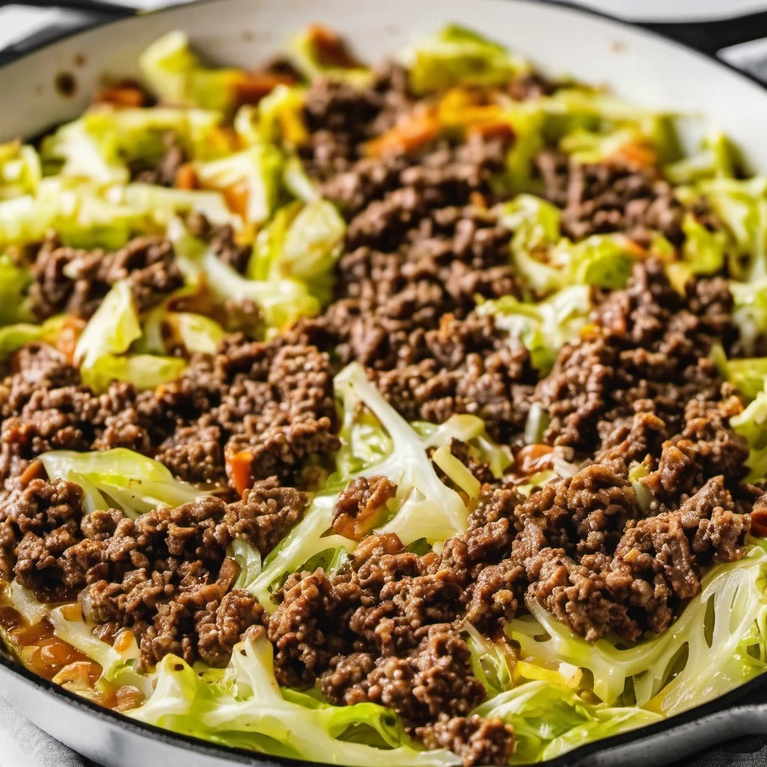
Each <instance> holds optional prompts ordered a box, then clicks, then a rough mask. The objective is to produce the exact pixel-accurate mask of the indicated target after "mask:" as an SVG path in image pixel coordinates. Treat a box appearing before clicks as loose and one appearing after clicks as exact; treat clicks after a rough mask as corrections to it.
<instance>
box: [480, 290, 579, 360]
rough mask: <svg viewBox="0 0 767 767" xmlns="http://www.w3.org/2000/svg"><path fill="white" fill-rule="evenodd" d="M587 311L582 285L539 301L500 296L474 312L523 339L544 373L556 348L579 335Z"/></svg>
mask: <svg viewBox="0 0 767 767" xmlns="http://www.w3.org/2000/svg"><path fill="white" fill-rule="evenodd" d="M590 311H591V300H590V297H589V289H588V287H586V286H585V285H573V286H572V287H570V288H564V289H563V290H560V291H559V292H558V293H554V294H553V295H552V296H550V297H549V298H547V299H546V300H545V301H541V302H539V303H526V302H523V301H518V300H517V299H516V298H514V297H513V296H503V297H502V298H498V299H495V300H493V301H485V302H484V303H481V304H480V305H479V306H478V307H477V314H479V315H480V316H492V317H494V318H495V324H496V327H498V328H500V329H501V330H505V331H507V332H508V333H509V334H510V335H512V336H514V337H517V338H519V339H520V340H521V341H522V343H523V344H524V345H525V346H526V347H527V349H528V351H529V352H530V356H531V360H532V363H533V365H534V366H535V367H536V368H537V369H538V370H539V371H541V373H543V374H545V373H547V372H548V371H549V370H550V369H551V366H552V365H553V364H554V360H555V359H556V356H557V354H558V352H559V350H560V349H561V348H562V347H563V346H564V345H565V344H566V343H568V342H569V341H573V340H575V339H576V338H577V337H578V333H579V332H580V330H581V328H583V326H584V325H585V324H586V322H587V321H588V316H589V312H590Z"/></svg>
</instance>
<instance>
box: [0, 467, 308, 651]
mask: <svg viewBox="0 0 767 767" xmlns="http://www.w3.org/2000/svg"><path fill="white" fill-rule="evenodd" d="M307 504H308V498H307V497H306V495H305V494H303V493H301V492H299V491H298V490H293V489H290V488H281V487H279V485H278V484H277V482H276V480H275V479H274V478H272V479H270V480H267V481H264V482H260V483H258V484H256V485H255V486H254V487H253V488H251V489H250V490H249V491H248V492H247V493H246V495H245V498H244V499H243V500H241V501H237V502H234V503H231V504H226V503H225V502H224V501H222V500H221V499H219V498H215V497H202V498H200V499H199V500H197V501H194V502H192V503H188V504H186V505H184V506H180V507H179V508H176V509H169V508H164V507H161V508H158V509H156V510H154V511H150V512H148V513H147V514H144V515H143V516H141V517H139V518H138V519H137V520H135V521H133V520H131V519H129V518H128V517H125V516H124V515H123V514H122V512H119V511H115V510H111V511H94V512H92V513H91V514H89V515H87V516H84V515H83V511H82V506H83V491H82V489H81V488H80V487H79V486H78V485H75V484H73V483H71V482H65V481H64V480H54V481H51V482H47V481H45V480H43V479H34V480H32V481H31V482H30V483H29V484H28V485H27V486H26V487H24V488H19V489H17V490H16V491H14V492H13V493H11V494H10V495H9V497H7V498H6V499H5V500H4V501H3V503H2V505H1V506H0V545H1V546H2V548H0V553H1V556H0V565H1V566H2V567H3V574H4V575H5V577H10V576H11V574H13V575H15V577H16V579H17V580H18V582H19V583H21V584H22V585H24V586H27V587H28V588H30V589H32V591H34V592H35V594H36V595H37V596H38V598H40V599H42V600H43V601H46V602H58V601H64V600H65V599H71V598H72V597H73V596H78V592H79V599H80V602H81V604H82V607H83V610H84V611H85V613H86V615H87V616H88V617H89V618H90V619H91V620H93V621H95V622H97V623H99V624H107V625H111V624H115V625H117V626H118V627H119V626H128V627H130V628H131V629H132V630H133V631H134V633H135V634H136V636H137V639H138V641H139V647H140V649H141V653H142V658H143V661H144V662H145V663H147V664H151V663H156V662H158V661H159V660H161V659H162V658H163V657H164V656H165V655H166V654H168V653H175V654H177V655H180V656H182V657H184V658H185V659H186V660H188V661H189V662H192V661H193V660H194V659H196V658H200V659H202V660H204V661H205V662H207V663H210V664H212V665H225V664H226V662H227V661H228V659H229V656H230V655H231V652H232V648H233V646H234V645H235V644H236V643H237V642H238V641H240V639H241V638H242V636H243V635H244V634H245V632H246V631H248V630H249V629H251V627H253V626H262V625H264V624H265V622H266V618H265V616H264V611H263V607H262V606H261V605H259V604H258V603H257V602H256V600H255V599H254V597H253V596H252V595H251V594H250V593H249V592H246V591H242V590H239V589H233V588H232V587H233V585H234V582H235V580H236V578H237V574H238V571H239V568H238V566H237V564H236V563H235V562H234V561H233V560H231V559H228V558H227V554H226V552H227V547H228V546H229V544H230V543H231V542H232V541H233V540H235V539H241V540H243V541H245V542H247V543H249V544H250V545H252V546H254V547H255V548H257V549H258V550H259V551H260V552H261V553H262V554H264V555H265V554H267V553H268V552H269V550H270V549H271V548H272V547H273V546H274V545H275V543H276V542H277V541H279V540H280V539H281V538H282V537H284V535H285V534H286V533H287V532H288V530H289V529H290V527H292V525H293V524H295V522H297V521H298V519H300V517H301V514H302V513H303V511H304V509H305V508H306V506H307ZM11 566H12V573H11V572H6V570H8V568H10V567H11Z"/></svg>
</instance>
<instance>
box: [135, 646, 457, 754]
mask: <svg viewBox="0 0 767 767" xmlns="http://www.w3.org/2000/svg"><path fill="white" fill-rule="evenodd" d="M130 716H132V717H133V718H134V719H137V720H139V721H142V722H147V723H149V724H154V725H159V726H161V727H166V728H170V729H172V730H173V731H175V732H180V733H183V734H186V735H193V736H195V737H198V738H200V737H201V738H205V739H206V740H210V741H213V742H215V743H221V744H225V745H228V746H234V747H239V748H248V749H250V750H254V751H259V752H267V753H270V754H274V755H277V756H282V757H288V758H299V759H309V760H311V761H320V762H327V763H333V764H348V765H359V767H375V766H376V765H380V767H389V765H392V764H397V765H403V766H404V765H412V766H413V767H452V765H458V764H460V759H458V757H456V756H455V755H454V754H451V753H449V752H448V751H446V750H444V749H438V750H435V751H428V752H425V751H421V750H419V749H417V748H416V746H415V745H414V744H413V743H412V742H411V741H410V740H409V739H408V737H407V736H406V735H405V732H404V728H403V727H402V725H401V723H400V722H399V720H398V719H397V717H396V715H394V714H393V713H392V712H391V711H389V710H388V709H385V708H383V707H382V706H378V705H375V704H373V703H359V704H357V705H353V706H330V705H328V704H326V703H322V702H320V701H319V700H318V699H317V698H316V697H313V696H311V695H309V694H307V693H301V692H297V691H295V690H287V689H282V690H281V689H280V687H279V686H278V684H277V680H276V679H275V677H274V659H273V648H272V645H271V644H270V643H269V641H268V640H267V639H266V638H265V637H262V638H260V639H256V640H250V639H248V640H245V641H244V642H243V643H241V644H239V645H238V646H237V647H236V648H235V650H234V653H233V655H232V660H231V662H230V665H229V668H228V669H227V671H226V673H224V674H221V673H220V672H216V671H215V670H211V671H207V672H204V673H203V674H201V675H198V674H197V673H196V672H195V671H194V670H192V669H191V668H190V667H189V666H188V665H187V664H186V663H185V662H184V661H183V660H181V659H180V658H178V657H176V656H173V655H168V656H166V657H165V658H164V659H163V660H162V662H161V663H160V665H159V666H158V670H157V686H156V688H155V691H154V694H153V695H152V696H151V697H150V698H149V699H148V700H147V701H146V703H144V705H143V706H141V707H139V708H137V709H134V710H133V711H131V712H130ZM351 732H353V733H354V737H353V738H351V737H350V738H345V737H344V735H345V734H347V733H351Z"/></svg>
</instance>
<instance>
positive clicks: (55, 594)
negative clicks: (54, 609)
mask: <svg viewBox="0 0 767 767" xmlns="http://www.w3.org/2000/svg"><path fill="white" fill-rule="evenodd" d="M82 503H83V491H82V488H81V487H80V486H79V485H75V484H73V483H71V482H65V481H64V480H55V481H53V482H46V481H45V480H42V479H33V480H32V481H31V482H30V483H29V484H28V485H27V486H26V487H25V488H23V489H22V488H19V489H17V490H15V491H13V492H12V493H11V494H10V495H9V496H8V497H6V498H5V499H4V500H3V501H2V504H1V505H0V574H1V575H2V576H3V577H4V578H6V579H10V578H11V577H12V576H13V575H15V576H16V579H17V580H18V582H19V583H20V584H21V585H22V586H27V587H28V588H31V589H32V590H33V591H34V592H35V594H36V595H37V596H38V597H39V598H40V599H43V600H45V601H54V602H55V601H61V600H62V599H63V598H65V597H66V596H71V594H72V591H73V589H76V588H78V587H80V586H82V578H81V575H80V574H78V573H76V572H73V571H71V570H70V569H69V568H66V567H63V566H62V565H61V562H60V561H59V559H58V558H59V557H61V556H62V555H66V552H67V550H68V549H69V547H70V546H72V544H73V543H75V541H76V539H77V530H78V527H79V524H80V518H81V515H82Z"/></svg>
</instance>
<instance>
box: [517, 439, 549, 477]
mask: <svg viewBox="0 0 767 767" xmlns="http://www.w3.org/2000/svg"><path fill="white" fill-rule="evenodd" d="M553 450H554V448H552V447H550V446H549V445H525V447H523V448H522V449H521V450H520V451H519V453H517V460H516V464H517V470H518V471H519V473H520V474H521V475H522V476H524V477H526V476H528V475H530V474H535V472H536V471H541V470H542V469H545V468H548V466H549V463H550V460H549V459H550V456H551V454H552V452H553Z"/></svg>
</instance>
